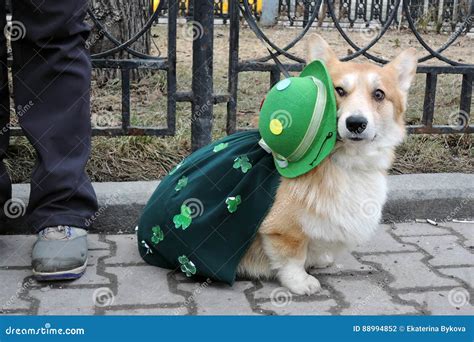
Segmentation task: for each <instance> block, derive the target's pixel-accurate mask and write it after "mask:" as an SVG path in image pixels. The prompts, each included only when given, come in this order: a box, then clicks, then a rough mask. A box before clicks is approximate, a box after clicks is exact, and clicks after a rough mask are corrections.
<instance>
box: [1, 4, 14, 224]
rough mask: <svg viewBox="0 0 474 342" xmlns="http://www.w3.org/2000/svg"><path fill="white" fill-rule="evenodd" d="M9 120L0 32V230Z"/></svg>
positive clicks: (6, 193)
mask: <svg viewBox="0 0 474 342" xmlns="http://www.w3.org/2000/svg"><path fill="white" fill-rule="evenodd" d="M5 26H6V12H5V1H1V0H0V28H4V27H5ZM9 122H10V101H9V92H8V68H7V44H6V37H5V35H4V34H3V32H1V34H0V232H1V229H2V227H4V225H3V224H1V223H2V221H4V220H6V218H7V216H6V215H5V212H4V209H3V208H4V204H5V203H6V202H7V201H8V200H9V199H10V198H11V195H12V190H11V182H10V176H9V175H8V172H7V170H6V168H5V165H4V164H3V158H4V157H5V152H6V150H7V148H8V140H9V126H8V125H9Z"/></svg>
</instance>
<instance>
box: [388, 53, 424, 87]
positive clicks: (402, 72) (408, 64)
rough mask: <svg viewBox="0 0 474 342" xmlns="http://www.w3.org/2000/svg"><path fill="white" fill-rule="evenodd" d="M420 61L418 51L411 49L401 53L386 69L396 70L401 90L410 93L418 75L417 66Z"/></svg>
mask: <svg viewBox="0 0 474 342" xmlns="http://www.w3.org/2000/svg"><path fill="white" fill-rule="evenodd" d="M417 63H418V60H417V58H416V50H415V49H414V48H409V49H406V50H404V51H402V53H400V54H399V55H398V56H397V57H396V58H395V59H394V60H393V61H391V62H390V63H388V64H387V65H386V66H385V68H391V69H393V70H394V72H395V74H396V75H397V77H398V83H399V85H400V89H401V90H402V91H404V92H405V93H408V89H410V85H411V82H412V81H413V78H414V77H415V74H416V65H417Z"/></svg>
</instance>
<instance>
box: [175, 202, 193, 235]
mask: <svg viewBox="0 0 474 342" xmlns="http://www.w3.org/2000/svg"><path fill="white" fill-rule="evenodd" d="M192 220H193V219H192V217H191V208H189V207H188V206H187V205H186V204H182V205H181V213H180V214H178V215H174V217H173V223H174V226H175V227H176V228H181V229H182V230H185V229H186V228H188V227H189V226H190V225H191V222H192Z"/></svg>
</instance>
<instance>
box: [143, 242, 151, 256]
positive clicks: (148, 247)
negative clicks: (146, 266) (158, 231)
mask: <svg viewBox="0 0 474 342" xmlns="http://www.w3.org/2000/svg"><path fill="white" fill-rule="evenodd" d="M141 244H142V246H143V247H145V248H146V253H145V255H148V254H153V250H152V249H151V248H150V246H148V244H147V243H146V241H145V240H142V241H141Z"/></svg>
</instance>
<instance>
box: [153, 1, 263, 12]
mask: <svg viewBox="0 0 474 342" xmlns="http://www.w3.org/2000/svg"><path fill="white" fill-rule="evenodd" d="M151 2H152V9H153V12H155V11H156V9H157V8H158V5H159V4H160V0H151ZM248 2H249V5H250V7H251V8H253V6H254V4H255V3H257V13H258V14H261V13H262V2H263V0H248ZM221 3H222V14H228V13H229V0H221ZM186 10H189V0H186Z"/></svg>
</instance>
